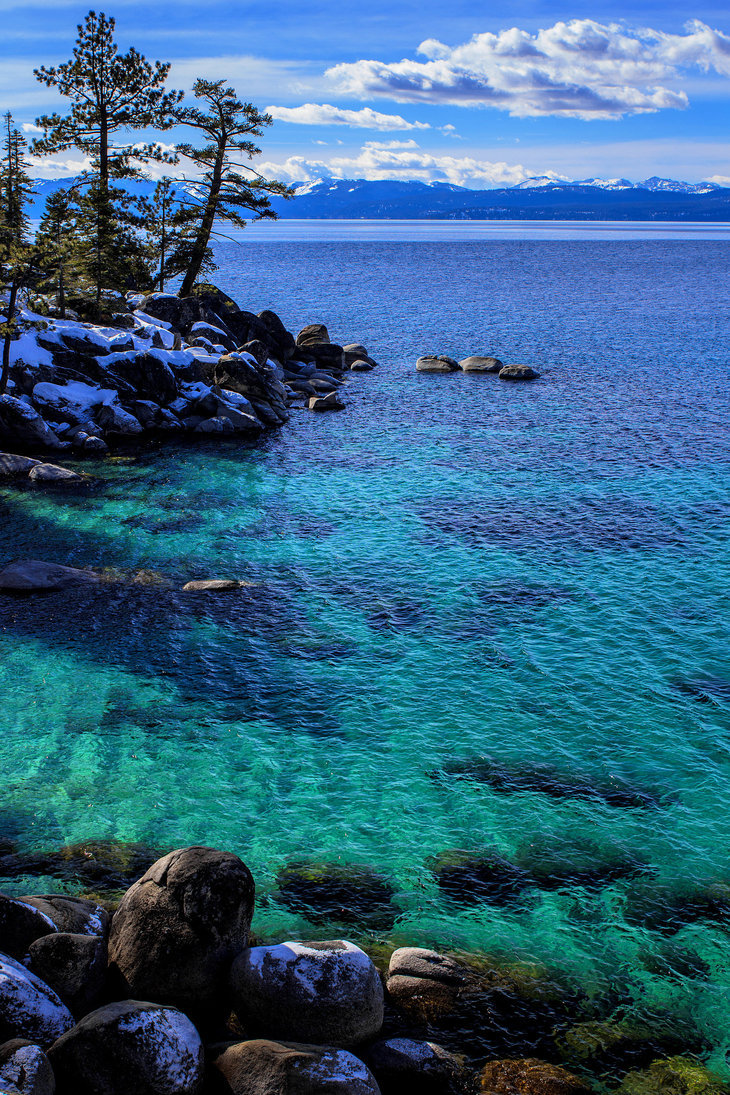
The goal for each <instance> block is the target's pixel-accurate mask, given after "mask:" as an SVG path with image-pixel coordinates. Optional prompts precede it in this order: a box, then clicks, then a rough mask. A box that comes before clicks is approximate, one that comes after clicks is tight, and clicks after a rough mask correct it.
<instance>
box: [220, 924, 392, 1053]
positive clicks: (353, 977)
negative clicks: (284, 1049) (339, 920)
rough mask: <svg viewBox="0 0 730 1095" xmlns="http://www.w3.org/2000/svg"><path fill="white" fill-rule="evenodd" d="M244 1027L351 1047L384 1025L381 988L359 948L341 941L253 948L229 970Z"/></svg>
mask: <svg viewBox="0 0 730 1095" xmlns="http://www.w3.org/2000/svg"><path fill="white" fill-rule="evenodd" d="M231 988H232V992H233V1007H234V1011H235V1012H236V1014H237V1016H238V1018H239V1019H240V1021H241V1022H242V1023H243V1024H244V1025H245V1026H246V1027H247V1028H251V1029H252V1030H258V1031H261V1032H266V1033H267V1034H269V1035H270V1036H271V1037H274V1038H283V1039H287V1040H292V1041H300V1042H311V1043H317V1044H319V1045H323V1044H325V1045H327V1044H328V1045H334V1046H351V1045H357V1044H358V1043H359V1042H364V1041H367V1039H369V1038H374V1037H375V1036H376V1035H377V1034H378V1032H379V1031H380V1028H381V1027H382V1025H383V985H382V982H381V980H380V974H379V973H378V971H377V969H376V968H375V966H374V965H373V963H372V962H371V960H370V959H369V958H368V956H367V955H366V954H365V952H364V951H361V950H360V948H359V947H356V946H355V945H354V943H348V942H346V941H345V940H342V939H335V940H331V941H328V942H322V943H280V944H279V945H278V946H273V947H252V948H250V949H249V950H246V951H244V952H243V953H242V954H240V955H239V956H238V958H237V959H236V961H235V962H234V964H233V968H232V969H231Z"/></svg>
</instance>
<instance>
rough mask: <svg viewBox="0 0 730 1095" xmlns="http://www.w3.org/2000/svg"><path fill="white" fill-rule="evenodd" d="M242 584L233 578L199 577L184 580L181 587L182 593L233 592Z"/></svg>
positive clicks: (242, 583)
mask: <svg viewBox="0 0 730 1095" xmlns="http://www.w3.org/2000/svg"><path fill="white" fill-rule="evenodd" d="M244 584H245V583H244V582H238V581H236V579H235V578H201V579H198V580H196V581H193V582H186V583H185V585H184V586H183V587H182V588H183V593H233V592H234V591H235V590H239V589H240V588H241V587H242V586H243V585H244Z"/></svg>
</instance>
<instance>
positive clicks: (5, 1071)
mask: <svg viewBox="0 0 730 1095" xmlns="http://www.w3.org/2000/svg"><path fill="white" fill-rule="evenodd" d="M55 1091H56V1081H55V1079H54V1076H53V1069H52V1068H51V1062H50V1061H49V1060H48V1058H47V1057H46V1055H45V1053H44V1052H43V1050H42V1049H41V1048H40V1046H34V1045H33V1043H32V1042H29V1041H27V1039H25V1038H13V1039H12V1040H11V1041H10V1042H5V1043H4V1044H3V1045H1V1046H0V1092H2V1095H55Z"/></svg>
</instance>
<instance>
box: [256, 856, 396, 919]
mask: <svg viewBox="0 0 730 1095" xmlns="http://www.w3.org/2000/svg"><path fill="white" fill-rule="evenodd" d="M277 883H278V886H279V894H278V896H279V898H280V900H281V902H282V903H283V904H284V905H286V907H287V908H288V909H291V911H292V912H296V913H301V914H302V915H303V916H306V917H307V919H308V920H311V921H313V922H314V923H317V922H327V921H333V920H334V921H338V922H340V923H343V924H352V925H354V926H356V927H362V928H373V929H378V928H390V927H392V925H393V922H394V920H395V918H396V916H397V915H398V912H397V909H396V908H395V907H394V905H393V897H394V896H395V891H394V890H393V887H392V886H391V884H390V882H389V881H388V880H387V879H386V878H384V877H383V876H382V875H381V874H379V873H378V872H377V871H375V870H373V869H372V867H367V866H363V865H361V864H357V863H321V862H310V861H300V862H296V863H290V864H288V865H287V866H286V867H283V868H282V869H281V870H280V871H279V873H278V875H277Z"/></svg>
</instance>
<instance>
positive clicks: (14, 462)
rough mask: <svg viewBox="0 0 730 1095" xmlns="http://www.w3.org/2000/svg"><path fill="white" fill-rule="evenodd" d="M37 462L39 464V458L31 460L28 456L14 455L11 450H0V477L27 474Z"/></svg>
mask: <svg viewBox="0 0 730 1095" xmlns="http://www.w3.org/2000/svg"><path fill="white" fill-rule="evenodd" d="M37 464H40V460H33V459H32V458H31V457H30V456H15V455H14V454H13V453H11V452H0V478H5V477H6V476H7V477H8V478H10V477H11V476H15V475H27V474H28V472H29V471H30V470H31V468H34V467H35V466H36V465H37Z"/></svg>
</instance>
